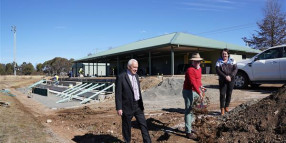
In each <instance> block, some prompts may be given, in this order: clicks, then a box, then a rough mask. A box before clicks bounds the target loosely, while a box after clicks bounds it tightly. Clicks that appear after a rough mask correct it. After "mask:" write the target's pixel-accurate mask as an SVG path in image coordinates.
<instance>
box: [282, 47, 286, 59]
mask: <svg viewBox="0 0 286 143" xmlns="http://www.w3.org/2000/svg"><path fill="white" fill-rule="evenodd" d="M282 57H286V47H283V56H282Z"/></svg>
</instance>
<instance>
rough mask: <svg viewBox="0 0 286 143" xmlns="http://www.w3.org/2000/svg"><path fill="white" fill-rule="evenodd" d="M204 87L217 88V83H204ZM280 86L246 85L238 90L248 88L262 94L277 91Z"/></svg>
mask: <svg viewBox="0 0 286 143" xmlns="http://www.w3.org/2000/svg"><path fill="white" fill-rule="evenodd" d="M205 87H206V88H207V89H208V88H210V89H219V85H205ZM279 88H280V87H278V86H267V85H262V86H258V87H250V86H249V87H247V88H245V89H239V90H244V91H245V90H248V91H252V92H260V93H262V94H269V93H272V92H274V91H277V90H278V89H279Z"/></svg>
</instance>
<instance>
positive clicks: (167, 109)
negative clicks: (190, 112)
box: [162, 108, 185, 114]
mask: <svg viewBox="0 0 286 143" xmlns="http://www.w3.org/2000/svg"><path fill="white" fill-rule="evenodd" d="M162 110H163V111H167V112H176V113H180V114H185V109H182V108H163V109H162Z"/></svg>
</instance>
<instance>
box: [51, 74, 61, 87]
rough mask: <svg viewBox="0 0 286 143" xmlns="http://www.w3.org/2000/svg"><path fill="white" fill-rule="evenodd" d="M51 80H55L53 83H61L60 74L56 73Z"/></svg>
mask: <svg viewBox="0 0 286 143" xmlns="http://www.w3.org/2000/svg"><path fill="white" fill-rule="evenodd" d="M51 80H52V81H53V85H59V76H58V75H57V74H54V77H53V78H52V79H51Z"/></svg>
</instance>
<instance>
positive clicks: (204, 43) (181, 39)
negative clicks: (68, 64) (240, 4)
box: [75, 32, 260, 62]
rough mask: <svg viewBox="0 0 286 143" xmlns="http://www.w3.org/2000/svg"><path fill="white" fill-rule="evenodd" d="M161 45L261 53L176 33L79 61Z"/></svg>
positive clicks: (137, 42) (138, 42) (120, 47)
mask: <svg viewBox="0 0 286 143" xmlns="http://www.w3.org/2000/svg"><path fill="white" fill-rule="evenodd" d="M161 45H184V46H192V47H202V48H211V49H223V48H228V49H229V50H235V51H241V52H247V53H259V52H260V51H259V50H255V49H251V48H250V47H245V46H238V45H234V44H230V43H226V42H222V41H217V40H212V39H208V38H204V37H199V36H195V35H192V34H187V33H181V32H175V33H171V34H166V35H162V36H158V37H154V38H149V39H145V40H140V41H136V42H133V43H130V44H126V45H123V46H119V47H116V48H113V49H110V50H107V51H103V52H100V53H96V54H94V55H91V56H86V57H83V58H80V59H77V60H75V62H77V61H84V60H88V59H93V58H99V57H103V56H108V55H114V54H119V53H124V52H128V51H134V50H143V49H145V48H151V47H156V46H161Z"/></svg>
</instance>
